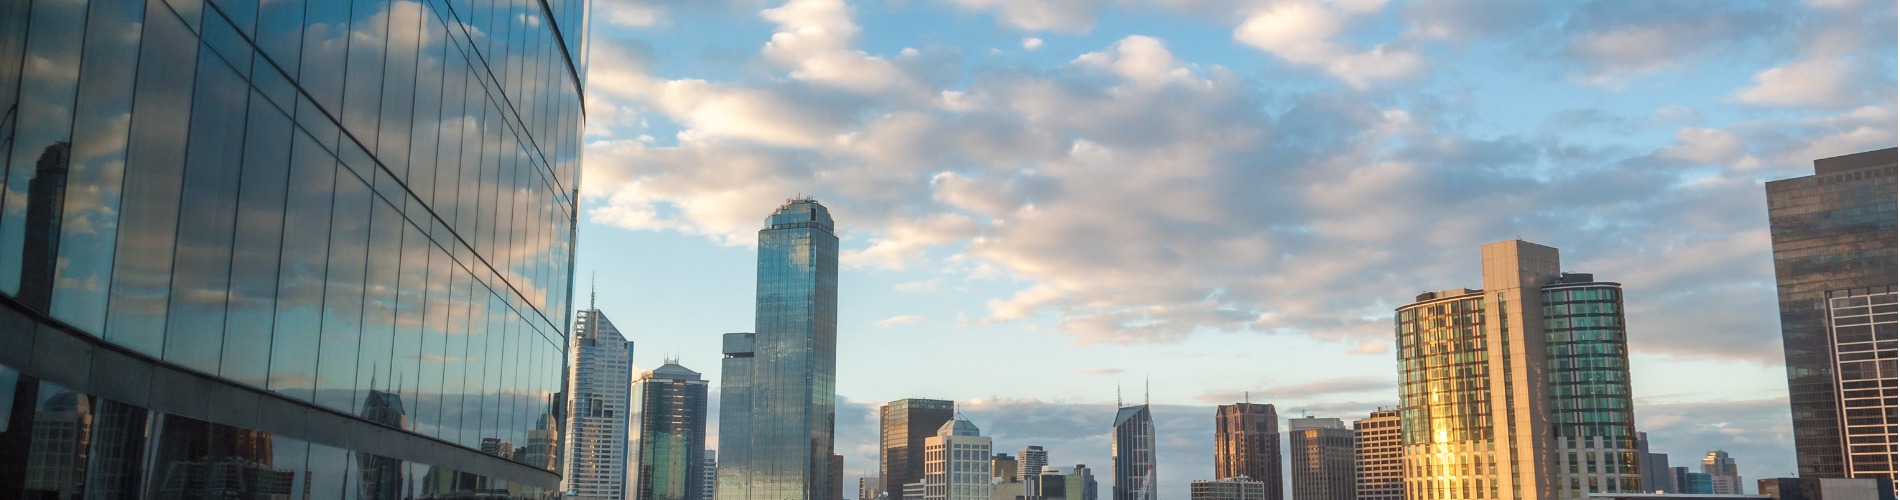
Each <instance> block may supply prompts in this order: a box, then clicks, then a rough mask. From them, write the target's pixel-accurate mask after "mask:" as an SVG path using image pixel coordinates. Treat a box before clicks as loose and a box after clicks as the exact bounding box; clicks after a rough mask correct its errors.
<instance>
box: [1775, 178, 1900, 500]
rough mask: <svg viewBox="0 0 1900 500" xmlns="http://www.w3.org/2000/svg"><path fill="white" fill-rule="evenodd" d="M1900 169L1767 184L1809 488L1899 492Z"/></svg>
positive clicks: (1797, 439) (1800, 451) (1799, 454)
mask: <svg viewBox="0 0 1900 500" xmlns="http://www.w3.org/2000/svg"><path fill="white" fill-rule="evenodd" d="M1896 157H1900V151H1897V150H1896V149H1894V148H1888V149H1882V150H1878V151H1868V152H1864V153H1856V154H1851V155H1846V156H1838V157H1834V158H1823V159H1819V160H1815V161H1814V175H1809V176H1803V177H1796V178H1793V179H1784V180H1778V181H1773V182H1769V183H1768V188H1767V189H1768V230H1769V235H1770V237H1771V238H1772V239H1773V241H1774V250H1775V285H1776V290H1777V292H1778V298H1779V300H1780V303H1781V347H1782V354H1783V355H1784V356H1786V360H1787V364H1788V406H1789V407H1790V409H1791V410H1792V411H1793V415H1794V451H1795V464H1796V466H1797V467H1798V468H1799V470H1800V473H1801V477H1803V478H1838V477H1853V478H1882V479H1886V480H1887V481H1896V480H1900V475H1897V474H1896V470H1897V469H1900V464H1897V463H1896V460H1900V459H1896V458H1895V456H1896V455H1900V427H1896V425H1895V423H1894V421H1895V419H1896V416H1897V415H1900V405H1896V404H1895V400H1894V397H1893V394H1894V391H1895V390H1900V369H1897V368H1896V364H1895V363H1896V362H1895V353H1896V352H1900V347H1895V345H1894V339H1895V327H1896V324H1900V323H1897V322H1896V320H1895V319H1894V307H1895V302H1896V301H1895V296H1896V295H1895V292H1896V281H1897V280H1896V278H1895V275H1896V274H1897V273H1900V266H1897V265H1896V264H1895V249H1896V246H1897V244H1896V243H1895V240H1896V239H1897V238H1900V233H1897V232H1896V231H1895V209H1894V207H1895V195H1894V191H1895V178H1896V174H1895V164H1896V163H1897V162H1896ZM1883 393H1884V394H1883ZM1848 443H1852V445H1849V444H1848Z"/></svg>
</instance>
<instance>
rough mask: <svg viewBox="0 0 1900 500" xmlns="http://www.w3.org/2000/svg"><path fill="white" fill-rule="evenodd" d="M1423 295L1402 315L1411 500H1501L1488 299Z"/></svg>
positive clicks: (1402, 393)
mask: <svg viewBox="0 0 1900 500" xmlns="http://www.w3.org/2000/svg"><path fill="white" fill-rule="evenodd" d="M1429 295H1430V296H1422V297H1421V298H1420V300H1419V302H1416V303H1413V304H1411V305H1408V306H1405V307H1402V308H1399V310H1398V312H1397V313H1396V314H1395V321H1396V329H1397V336H1398V362H1399V407H1400V410H1399V419H1400V429H1401V430H1400V437H1399V442H1400V447H1401V448H1402V449H1403V450H1404V454H1405V462H1404V467H1405V485H1404V491H1405V494H1406V497H1407V498H1414V499H1427V498H1431V499H1439V498H1499V496H1498V487H1499V485H1498V484H1497V482H1496V481H1495V480H1492V478H1494V477H1495V476H1496V474H1497V466H1498V460H1497V457H1496V455H1495V454H1494V450H1495V443H1494V441H1493V438H1494V434H1493V431H1494V429H1492V426H1493V425H1495V424H1494V422H1493V417H1492V415H1491V398H1492V395H1491V375H1492V373H1491V372H1492V369H1493V368H1492V366H1491V363H1492V359H1491V346H1490V345H1489V343H1488V342H1487V340H1486V336H1485V334H1484V322H1485V319H1484V318H1485V311H1484V309H1485V300H1484V293H1483V292H1480V291H1476V290H1462V291H1458V293H1448V292H1439V293H1435V294H1429Z"/></svg>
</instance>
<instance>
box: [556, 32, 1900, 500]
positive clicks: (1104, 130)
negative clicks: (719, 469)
mask: <svg viewBox="0 0 1900 500" xmlns="http://www.w3.org/2000/svg"><path fill="white" fill-rule="evenodd" d="M1028 3H1031V4H1038V3H1036V2H1028ZM637 5H638V6H639V8H638V9H634V10H631V11H627V12H622V13H620V14H617V15H614V16H607V15H602V16H600V17H598V18H597V19H596V20H597V23H596V24H595V25H594V28H593V29H594V33H595V35H596V36H595V40H596V42H597V43H596V44H595V45H593V46H592V48H593V49H594V56H593V58H592V60H591V61H590V67H591V68H592V70H593V71H592V73H591V75H590V78H592V79H591V80H590V83H591V84H592V85H593V86H592V87H590V88H591V89H593V92H592V93H591V94H590V96H589V99H588V103H589V105H590V106H592V107H593V109H594V110H595V111H596V112H595V113H593V114H591V115H590V116H592V117H595V118H598V119H596V120H593V121H590V122H589V124H590V129H589V136H588V143H589V146H588V147H589V149H588V156H587V158H588V160H589V161H588V163H587V167H588V168H589V170H588V172H587V174H588V175H587V176H586V177H585V182H586V186H585V189H584V190H583V193H584V194H583V203H584V206H585V208H586V210H584V211H583V213H582V214H581V220H580V224H581V228H582V229H581V233H582V234H583V235H584V237H583V240H585V241H584V242H583V248H581V250H580V254H579V255H578V256H577V261H576V267H577V269H580V271H579V272H582V273H586V272H599V273H601V274H602V275H607V274H609V273H612V274H615V275H617V276H626V277H627V278H628V279H627V280H625V283H626V284H624V285H616V286H615V288H613V289H607V288H603V289H602V292H603V294H604V296H611V297H612V300H611V301H609V300H608V299H603V307H608V306H613V308H614V310H620V311H624V312H622V313H621V314H622V315H629V316H632V317H637V318H640V321H642V322H643V323H642V328H643V329H644V330H645V331H648V332H653V333H654V334H655V335H653V336H658V337H666V338H665V339H662V340H658V341H656V343H651V344H647V345H650V346H653V348H654V349H657V350H655V351H649V352H648V353H649V354H655V353H658V352H677V353H681V355H682V358H683V361H684V362H686V363H687V364H688V365H689V366H710V365H709V364H708V363H709V362H710V361H711V359H712V358H700V359H695V357H696V356H706V354H696V353H707V352H709V350H708V348H707V347H706V346H707V345H709V342H712V341H711V340H709V337H708V336H716V335H717V333H719V332H726V331H743V330H744V329H745V328H747V326H746V325H748V324H750V321H751V319H750V318H748V317H747V316H746V314H745V311H746V310H747V309H748V308H749V307H750V301H751V297H750V296H749V295H748V294H746V293H744V290H747V289H748V288H747V287H748V286H749V284H748V283H749V282H750V280H751V277H750V276H749V271H746V269H747V268H748V266H749V265H750V262H751V259H752V258H753V257H754V255H753V254H752V250H751V249H750V248H749V247H748V246H749V245H750V243H749V240H750V237H749V234H750V231H752V230H754V229H756V220H755V219H756V218H757V214H758V213H760V212H762V211H769V210H770V209H771V208H772V207H773V205H775V204H777V203H779V201H780V200H782V199H784V198H786V197H789V196H797V195H801V194H802V195H808V196H812V197H815V198H817V199H819V200H822V201H823V202H824V203H826V205H827V206H828V207H830V208H831V209H832V210H833V213H834V215H835V216H837V217H839V219H840V220H841V221H850V222H849V223H848V224H845V225H844V226H842V227H841V232H840V233H839V236H840V273H839V275H840V276H839V283H840V300H841V304H844V307H841V308H840V310H839V341H840V344H839V345H840V347H839V360H840V363H839V371H838V376H839V387H838V390H839V392H838V394H839V395H840V396H842V397H843V400H842V401H841V402H840V403H839V408H840V409H839V414H838V415H839V423H838V436H837V443H838V447H839V448H838V451H839V452H840V453H844V454H846V455H847V457H846V464H847V468H848V469H850V470H852V471H855V473H865V472H867V471H870V472H869V474H871V475H875V474H876V472H874V469H875V468H874V467H872V466H871V464H874V463H875V462H874V460H875V459H876V456H875V452H873V451H872V450H871V447H870V446H867V443H874V442H875V437H874V432H875V427H876V418H875V408H876V406H875V405H877V404H879V403H882V402H888V401H893V400H897V399H903V398H935V399H943V400H954V401H957V402H958V403H959V404H960V406H962V407H963V411H964V412H965V413H966V414H967V415H969V417H970V418H971V419H973V420H975V421H977V422H978V423H980V424H985V425H984V429H985V430H986V431H987V432H989V433H990V434H991V435H992V437H993V438H994V439H995V440H996V447H997V449H998V450H1003V451H1005V452H1010V453H1014V451H1015V450H1018V449H1020V448H1021V447H1023V446H1026V445H1031V444H1035V445H1042V446H1044V447H1045V448H1046V449H1048V450H1049V453H1050V463H1052V464H1068V463H1087V464H1090V465H1091V466H1092V467H1094V468H1095V470H1096V473H1097V475H1098V476H1100V477H1101V478H1102V479H1103V483H1104V484H1103V488H1105V489H1106V488H1108V487H1109V483H1110V482H1109V481H1108V480H1107V479H1108V478H1109V477H1110V474H1109V473H1108V472H1106V471H1107V470H1108V468H1107V467H1106V465H1105V464H1107V463H1108V453H1107V442H1106V440H1105V438H1104V437H1101V436H1102V435H1103V427H1102V425H1103V423H1102V415H1105V414H1106V415H1112V412H1113V408H1112V407H1113V397H1114V386H1115V385H1117V383H1118V382H1119V383H1120V385H1122V386H1124V387H1132V386H1133V385H1135V384H1138V383H1140V379H1141V378H1143V377H1149V378H1151V380H1152V383H1153V388H1154V390H1153V394H1154V396H1153V401H1152V403H1154V404H1153V406H1152V407H1153V409H1154V411H1155V417H1156V424H1157V428H1158V431H1159V432H1160V433H1161V434H1162V436H1164V437H1165V436H1178V438H1177V439H1180V440H1181V441H1180V442H1167V441H1164V442H1162V443H1160V445H1159V450H1158V451H1159V452H1160V453H1161V454H1163V455H1164V457H1163V462H1162V463H1163V466H1164V467H1165V468H1166V469H1167V470H1166V471H1163V473H1162V474H1161V481H1162V483H1163V486H1162V492H1163V493H1164V494H1179V493H1181V492H1184V491H1186V485H1187V482H1188V481H1191V480H1194V479H1207V478H1212V475H1211V474H1210V473H1209V471H1211V470H1212V457H1211V453H1212V450H1213V443H1212V441H1211V436H1212V430H1211V426H1212V425H1213V423H1212V422H1211V421H1209V420H1211V419H1210V418H1208V417H1207V415H1209V414H1211V413H1212V411H1213V407H1214V406H1216V405H1220V404H1231V403H1236V402H1241V401H1243V399H1245V398H1244V397H1243V393H1248V392H1251V393H1252V401H1254V402H1260V403H1272V404H1275V405H1276V407H1277V409H1278V411H1279V413H1280V416H1281V417H1298V416H1300V415H1301V414H1302V411H1303V410H1304V411H1305V412H1306V413H1310V414H1312V415H1315V416H1320V417H1334V418H1342V419H1357V418H1363V417H1364V416H1365V415H1367V414H1368V413H1369V412H1371V411H1372V410H1374V409H1376V408H1378V407H1380V406H1386V407H1390V406H1393V405H1396V404H1397V402H1398V401H1397V398H1396V396H1395V394H1397V388H1396V387H1397V385H1396V381H1395V380H1394V378H1395V377H1392V376H1390V374H1389V369H1390V364H1391V363H1392V359H1393V358H1392V356H1393V354H1394V353H1393V351H1392V350H1391V347H1390V344H1391V342H1390V338H1391V332H1390V313H1391V310H1392V309H1393V308H1395V307H1398V306H1399V305H1402V304H1404V303H1406V302H1409V301H1410V300H1411V299H1412V297H1413V296H1415V295H1416V294H1417V293H1420V292H1424V291H1431V290H1434V289H1437V288H1444V287H1458V286H1468V287H1477V286H1478V285H1479V284H1480V283H1479V282H1477V280H1475V279H1473V277H1475V276H1477V273H1478V271H1477V269H1478V267H1479V263H1478V262H1477V260H1476V259H1473V258H1471V256H1470V255H1469V249H1470V248H1471V247H1472V246H1473V245H1478V244H1482V243H1485V242H1491V241H1499V240H1505V239H1512V238H1520V237H1521V238H1522V239H1525V240H1528V241H1536V242H1538V243H1541V244H1545V245H1550V246H1553V247H1558V248H1562V249H1564V250H1565V251H1566V252H1567V253H1568V254H1569V255H1571V256H1574V257H1575V258H1578V259H1582V260H1576V261H1573V262H1570V263H1569V264H1570V265H1571V267H1573V268H1575V269H1584V270H1587V271H1590V272H1595V273H1597V274H1598V275H1599V276H1605V277H1609V278H1608V279H1614V280H1616V281H1619V282H1621V283H1622V284H1623V286H1624V289H1625V291H1626V292H1627V293H1628V294H1629V297H1628V298H1629V300H1628V303H1629V306H1630V310H1629V311H1628V320H1629V323H1630V325H1631V329H1630V334H1629V337H1630V367H1631V375H1632V387H1631V388H1632V401H1633V403H1634V404H1635V406H1636V408H1635V417H1636V419H1637V421H1636V428H1637V429H1638V430H1643V431H1648V432H1650V433H1651V436H1650V439H1651V441H1652V442H1651V443H1650V445H1651V448H1652V450H1653V451H1655V452H1657V453H1666V454H1668V455H1670V456H1672V457H1674V458H1677V459H1678V460H1682V459H1684V457H1699V456H1701V455H1702V454H1703V453H1705V452H1707V451H1708V450H1709V449H1712V448H1714V447H1718V446H1720V447H1724V448H1727V449H1728V451H1729V452H1730V453H1731V454H1734V455H1735V456H1736V457H1737V458H1738V460H1739V461H1740V463H1741V466H1742V468H1743V469H1744V470H1743V475H1744V476H1746V477H1768V476H1785V475H1788V474H1791V473H1793V472H1796V467H1795V466H1794V461H1793V454H1792V452H1791V451H1790V450H1791V449H1792V448H1791V442H1792V439H1791V438H1790V435H1791V431H1790V426H1789V424H1788V418H1789V417H1788V413H1787V410H1786V407H1787V402H1786V401H1785V399H1783V398H1784V397H1785V395H1786V392H1787V387H1786V379H1785V376H1786V373H1785V366H1784V365H1783V364H1782V361H1781V359H1782V353H1781V351H1780V344H1781V342H1780V337H1779V331H1778V324H1779V322H1778V320H1777V318H1776V315H1775V311H1776V305H1775V297H1774V293H1773V287H1774V284H1773V272H1774V271H1773V264H1772V258H1771V257H1770V244H1769V234H1768V230H1767V228H1768V224H1767V217H1766V215H1767V208H1766V203H1765V199H1764V193H1763V189H1764V186H1763V184H1764V183H1765V182H1768V181H1772V180H1777V179H1786V178H1791V177H1798V176H1805V175H1809V174H1811V173H1812V164H1813V161H1814V160H1817V159H1822V158H1830V157H1835V156H1840V155H1846V154H1853V153H1858V152H1863V151H1869V150H1876V149H1881V148H1886V147H1891V146H1893V145H1894V144H1895V142H1896V141H1895V133H1894V126H1893V124H1892V123H1891V122H1892V119H1891V117H1892V116H1893V110H1894V105H1893V98H1892V97H1891V96H1890V95H1888V94H1890V92H1887V90H1888V89H1891V88H1893V87H1894V85H1893V83H1892V80H1893V79H1892V77H1891V76H1890V75H1891V74H1892V72H1893V70H1892V68H1893V67H1894V63H1893V60H1894V55H1893V53H1892V50H1891V48H1890V47H1892V46H1893V45H1894V43H1893V40H1894V38H1895V37H1894V34H1893V33H1894V29H1893V27H1892V26H1889V24H1890V23H1879V22H1873V21H1872V19H1887V18H1891V17H1893V16H1892V15H1891V13H1892V12H1893V7H1892V6H1891V5H1889V4H1887V3H1881V2H1867V1H1860V2H1854V1H1848V0H1842V1H1839V2H1789V3H1775V4H1768V3H1758V2H1739V3H1721V4H1719V5H1717V6H1713V7H1711V6H1708V5H1704V4H1699V3H1697V4H1688V3H1681V2H1623V3H1615V2H1599V1H1591V2H1578V3H1571V4H1544V3H1529V4H1526V3H1524V2H1482V1H1471V2H1450V3H1430V4H1428V3H1423V2H1405V1H1396V0H1395V1H1391V2H1303V1H1286V2H1273V3H1260V4H1228V5H1215V4H1213V3H1209V2H1128V3H1123V2H1078V3H1076V4H1065V5H1068V6H1071V7H1084V8H1077V9H1063V8H1055V7H1052V8H1051V9H1049V10H1047V11H1042V12H1043V13H1045V14H1046V16H1044V17H1036V16H1032V15H1029V13H1028V12H1025V11H1008V10H1006V9H1004V8H1003V7H1002V6H1001V5H999V4H994V3H991V4H985V3H982V2H903V3H876V4H874V3H862V2H859V3H849V2H818V1H801V2H769V3H755V4H735V3H718V4H712V5H702V6H679V5H673V4H659V3H639V4H637ZM1038 5H1040V4H1038ZM1272 6H1280V7H1278V10H1276V9H1272V8H1269V7H1272ZM1295 14H1299V15H1309V16H1312V17H1310V18H1309V19H1317V20H1322V21H1326V22H1327V23H1322V25H1323V26H1329V27H1332V28H1331V29H1330V30H1318V31H1313V32H1304V31H1301V32H1297V33H1294V32H1289V36H1292V35H1295V34H1297V35H1301V36H1303V37H1306V38H1297V39H1287V40H1280V41H1278V42H1284V43H1282V44H1276V43H1275V42H1276V41H1275V40H1271V39H1267V38H1263V37H1260V36H1258V34H1259V33H1260V32H1258V31H1250V30H1244V29H1242V28H1243V27H1248V26H1252V27H1256V28H1264V27H1269V26H1273V24H1272V22H1273V21H1275V20H1278V19H1292V18H1294V17H1293V16H1294V15H1295ZM1250 23H1251V24H1250ZM702 26H720V28H719V29H718V30H716V31H715V32H703V31H698V30H696V29H694V28H696V27H702ZM1644 37H1648V38H1644ZM1309 41H1311V42H1312V43H1311V44H1307V45H1301V44H1302V43H1305V42H1309ZM1616 42H1624V43H1625V44H1621V45H1619V44H1618V43H1616ZM1296 46H1311V47H1317V49H1315V52H1316V53H1325V52H1322V51H1334V52H1332V54H1335V55H1342V56H1345V55H1353V56H1366V57H1371V54H1373V53H1374V51H1373V49H1374V48H1377V47H1384V48H1385V49H1386V51H1387V52H1386V53H1388V54H1398V53H1402V54H1408V55H1409V56H1412V57H1416V59H1415V61H1416V62H1417V63H1418V65H1416V66H1404V67H1402V66H1388V67H1390V68H1394V69H1406V68H1410V71H1406V72H1403V73H1404V74H1403V75H1402V76H1392V77H1390V78H1383V77H1378V76H1372V75H1364V76H1365V77H1364V78H1360V79H1352V78H1347V77H1346V76H1344V75H1351V74H1358V72H1359V71H1360V70H1363V69H1364V68H1365V66H1348V65H1341V66H1338V67H1329V66H1326V65H1324V64H1320V63H1316V62H1314V61H1316V59H1312V58H1302V57H1300V56H1299V55H1298V54H1295V52H1296V51H1294V50H1292V47H1296ZM1651 48H1662V49H1667V50H1649V49H1651ZM906 49H912V50H911V51H906ZM1307 56H1308V57H1311V56H1312V55H1311V54H1307ZM1360 60H1362V61H1364V60H1367V59H1360ZM804 61H813V62H814V63H813V64H811V65H806V64H804V63H803V62H804ZM820 62H823V63H824V64H820ZM1375 67H1377V66H1376V65H1375ZM1792 75H1811V76H1814V77H1815V78H1814V80H1813V81H1814V82H1816V85H1815V86H1813V87H1809V88H1806V90H1796V89H1795V88H1793V87H1790V86H1788V85H1787V84H1792V83H1795V82H1799V81H1802V79H1800V78H1791V76H1792ZM1823 76H1826V77H1828V78H1821V77H1823ZM1256 187H1257V189H1253V188H1256ZM1241 188H1247V189H1241ZM592 245H598V246H597V247H595V246H592ZM620 248H640V249H643V250H644V251H646V252H648V253H649V254H650V255H651V257H650V258H649V257H643V258H641V259H625V258H621V257H619V255H621V254H619V253H618V251H617V250H612V249H620ZM590 252H591V253H590ZM648 262H661V263H664V264H663V265H647V263H648ZM637 283H651V284H663V285H664V286H656V287H647V288H640V287H635V286H629V285H632V284H637ZM702 333H703V334H702ZM918 346H929V349H930V350H931V352H934V353H939V355H934V356H927V357H926V356H906V355H898V354H896V353H904V352H909V351H910V350H912V349H915V348H916V347H918ZM657 361H658V359H657V355H655V356H654V357H642V358H641V359H640V360H639V363H640V364H641V365H642V366H644V367H650V366H653V365H654V364H655V363H657ZM961 362H970V363H975V362H982V363H985V364H987V365H989V366H993V367H997V368H996V369H988V370H961V369H960V368H962V367H963V366H965V365H963V364H960V363H961ZM1003 367H1010V368H1007V369H1006V368H1003ZM915 372H926V373H930V374H931V375H929V376H924V375H906V374H907V373H915ZM950 373H954V374H955V376H948V375H947V374H950ZM1709 373H1720V374H1722V375H1723V376H1722V377H1708V376H1706V374H1709ZM710 375H715V374H710V373H709V376H710ZM851 415H858V416H860V417H863V418H859V419H856V420H855V421H854V420H853V419H852V418H850V416H851ZM1057 422H1061V423H1063V425H1066V426H1074V428H1075V430H1072V431H1070V430H1058V429H1053V428H1052V427H1054V423H1057ZM1045 436H1046V437H1045ZM1716 443H1723V444H1716ZM853 448H858V449H855V450H854V449H853ZM1678 465H1679V464H1678ZM1104 493H1106V490H1105V491H1104Z"/></svg>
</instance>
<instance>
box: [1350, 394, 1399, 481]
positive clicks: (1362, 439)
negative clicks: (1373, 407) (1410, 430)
mask: <svg viewBox="0 0 1900 500" xmlns="http://www.w3.org/2000/svg"><path fill="white" fill-rule="evenodd" d="M1352 434H1353V435H1352V457H1353V458H1352V461H1353V469H1354V470H1355V475H1356V476H1357V477H1356V478H1355V481H1356V482H1357V483H1358V485H1357V486H1356V487H1355V488H1354V491H1355V493H1354V494H1353V498H1356V499H1358V500H1401V499H1403V498H1405V470H1404V469H1405V467H1404V464H1405V460H1404V452H1403V451H1401V450H1402V447H1401V446H1400V445H1399V411H1398V410H1385V409H1381V410H1379V411H1375V412H1372V415H1371V416H1368V417H1366V418H1362V419H1359V420H1356V421H1353V423H1352Z"/></svg>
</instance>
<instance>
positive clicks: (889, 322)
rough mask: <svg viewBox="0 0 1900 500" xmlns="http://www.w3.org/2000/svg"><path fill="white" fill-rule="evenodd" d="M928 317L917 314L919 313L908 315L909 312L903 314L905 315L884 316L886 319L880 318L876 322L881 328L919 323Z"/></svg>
mask: <svg viewBox="0 0 1900 500" xmlns="http://www.w3.org/2000/svg"><path fill="white" fill-rule="evenodd" d="M926 319H929V318H925V317H923V316H917V315H908V314H907V315H903V316H891V317H889V318H884V319H880V320H877V322H876V323H877V326H878V327H879V328H890V327H893V326H901V325H911V324H917V323H922V322H924V320H926Z"/></svg>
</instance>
